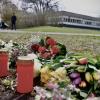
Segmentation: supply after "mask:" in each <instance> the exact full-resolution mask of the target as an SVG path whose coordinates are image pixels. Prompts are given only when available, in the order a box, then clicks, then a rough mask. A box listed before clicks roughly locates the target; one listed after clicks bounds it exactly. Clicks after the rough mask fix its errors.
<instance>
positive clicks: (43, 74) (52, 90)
mask: <svg viewBox="0 0 100 100" xmlns="http://www.w3.org/2000/svg"><path fill="white" fill-rule="evenodd" d="M0 48H7V49H8V51H9V53H10V60H9V62H10V66H12V67H13V66H15V63H14V62H16V60H17V57H18V56H19V55H27V56H29V57H32V58H33V60H34V67H35V74H36V76H35V77H36V78H37V77H39V79H38V81H40V84H39V85H36V86H34V87H33V91H34V92H35V93H34V94H33V98H34V100H82V99H85V100H86V99H91V98H95V97H99V96H100V57H94V58H90V57H89V58H88V57H83V56H81V55H76V54H70V53H68V52H67V50H66V47H65V46H64V45H63V44H61V43H58V42H57V41H56V40H54V39H53V38H51V37H46V38H44V39H41V38H39V37H37V36H36V37H34V38H33V39H31V41H30V42H29V43H28V44H27V45H23V44H17V43H14V42H12V41H10V42H8V43H6V42H4V41H2V40H0ZM13 75H14V74H13ZM15 78H16V77H13V78H12V77H11V78H3V79H2V81H1V83H2V84H3V86H4V87H7V88H9V89H11V90H12V91H15V89H16V88H15V86H16V83H15Z"/></svg>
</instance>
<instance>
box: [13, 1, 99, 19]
mask: <svg viewBox="0 0 100 100" xmlns="http://www.w3.org/2000/svg"><path fill="white" fill-rule="evenodd" d="M13 1H14V2H17V1H19V0H13ZM57 1H59V5H60V10H65V11H69V12H75V13H79V14H84V15H89V16H95V17H98V16H99V17H100V0H57Z"/></svg>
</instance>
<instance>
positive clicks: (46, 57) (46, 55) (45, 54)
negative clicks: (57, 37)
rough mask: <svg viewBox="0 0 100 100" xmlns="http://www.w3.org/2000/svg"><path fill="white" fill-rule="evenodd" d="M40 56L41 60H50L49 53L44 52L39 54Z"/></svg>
mask: <svg viewBox="0 0 100 100" xmlns="http://www.w3.org/2000/svg"><path fill="white" fill-rule="evenodd" d="M40 56H41V58H43V59H50V58H51V53H50V52H45V53H43V54H41V55H40Z"/></svg>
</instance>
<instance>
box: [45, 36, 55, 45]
mask: <svg viewBox="0 0 100 100" xmlns="http://www.w3.org/2000/svg"><path fill="white" fill-rule="evenodd" d="M46 44H47V45H50V46H54V45H56V44H57V42H56V41H55V40H54V39H52V38H48V39H47V40H46Z"/></svg>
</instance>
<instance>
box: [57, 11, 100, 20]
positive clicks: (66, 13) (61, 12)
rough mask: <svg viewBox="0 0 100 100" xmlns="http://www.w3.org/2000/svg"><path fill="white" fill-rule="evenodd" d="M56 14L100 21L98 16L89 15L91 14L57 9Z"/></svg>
mask: <svg viewBox="0 0 100 100" xmlns="http://www.w3.org/2000/svg"><path fill="white" fill-rule="evenodd" d="M56 14H57V15H61V16H62V15H63V16H69V17H76V18H82V19H87V20H93V21H100V18H98V17H91V16H87V15H82V14H77V13H72V12H67V11H57V13H56Z"/></svg>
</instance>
